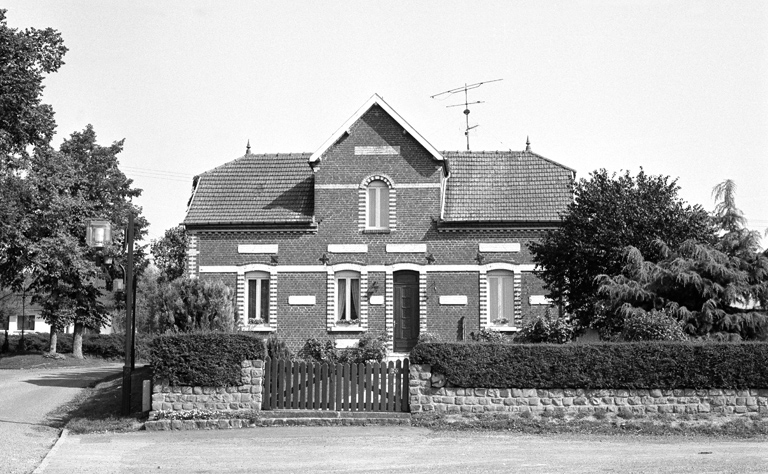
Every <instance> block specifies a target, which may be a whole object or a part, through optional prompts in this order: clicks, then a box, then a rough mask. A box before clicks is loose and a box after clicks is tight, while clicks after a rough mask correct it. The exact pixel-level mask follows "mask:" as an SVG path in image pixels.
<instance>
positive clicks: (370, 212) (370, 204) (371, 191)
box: [368, 187, 377, 227]
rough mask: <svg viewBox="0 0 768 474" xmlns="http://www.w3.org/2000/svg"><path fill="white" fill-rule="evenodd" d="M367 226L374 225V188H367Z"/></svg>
mask: <svg viewBox="0 0 768 474" xmlns="http://www.w3.org/2000/svg"><path fill="white" fill-rule="evenodd" d="M368 227H377V225H376V188H374V187H369V188H368Z"/></svg>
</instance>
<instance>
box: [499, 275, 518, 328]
mask: <svg viewBox="0 0 768 474" xmlns="http://www.w3.org/2000/svg"><path fill="white" fill-rule="evenodd" d="M501 293H502V295H503V297H502V299H503V303H502V304H503V309H502V316H501V317H502V318H506V319H507V320H508V321H512V319H514V312H515V290H514V286H513V280H512V277H503V278H502V279H501Z"/></svg>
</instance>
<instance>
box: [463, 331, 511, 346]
mask: <svg viewBox="0 0 768 474" xmlns="http://www.w3.org/2000/svg"><path fill="white" fill-rule="evenodd" d="M469 338H470V340H471V341H472V342H492V343H496V344H503V343H504V342H506V339H505V338H504V335H503V334H502V333H500V332H499V331H494V330H493V329H488V328H482V329H481V330H479V331H478V332H474V331H473V332H471V333H469Z"/></svg>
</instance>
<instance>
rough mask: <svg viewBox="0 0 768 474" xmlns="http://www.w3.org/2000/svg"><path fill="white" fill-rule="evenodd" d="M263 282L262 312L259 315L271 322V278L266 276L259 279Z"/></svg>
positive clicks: (265, 320)
mask: <svg viewBox="0 0 768 474" xmlns="http://www.w3.org/2000/svg"><path fill="white" fill-rule="evenodd" d="M259 282H260V283H261V308H259V309H260V310H261V314H259V317H260V318H261V319H263V320H264V322H265V323H267V322H269V280H267V279H266V278H265V279H263V280H259Z"/></svg>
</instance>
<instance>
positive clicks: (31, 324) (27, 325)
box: [16, 316, 35, 331]
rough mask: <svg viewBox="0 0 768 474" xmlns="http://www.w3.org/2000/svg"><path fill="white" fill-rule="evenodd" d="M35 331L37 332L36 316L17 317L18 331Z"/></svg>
mask: <svg viewBox="0 0 768 474" xmlns="http://www.w3.org/2000/svg"><path fill="white" fill-rule="evenodd" d="M22 329H23V330H25V331H34V330H35V317H34V316H17V317H16V330H17V331H21V330H22Z"/></svg>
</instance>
